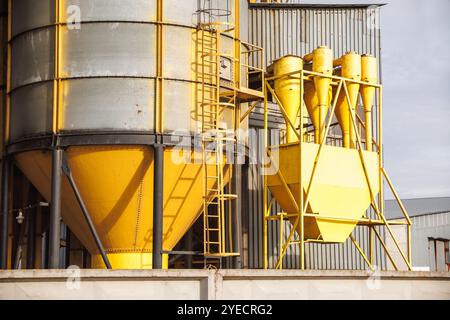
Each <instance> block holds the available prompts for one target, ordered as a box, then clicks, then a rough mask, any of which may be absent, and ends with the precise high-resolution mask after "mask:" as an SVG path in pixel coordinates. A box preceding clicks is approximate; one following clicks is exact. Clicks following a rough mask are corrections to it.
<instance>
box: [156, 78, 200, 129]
mask: <svg viewBox="0 0 450 320" xmlns="http://www.w3.org/2000/svg"><path fill="white" fill-rule="evenodd" d="M194 90H195V84H193V83H189V82H181V81H164V111H163V112H164V131H175V130H182V131H185V132H190V131H191V130H192V129H193V125H194V122H195V121H196V116H195V115H196V112H195V99H194V97H193V96H194V92H195V91H194Z"/></svg>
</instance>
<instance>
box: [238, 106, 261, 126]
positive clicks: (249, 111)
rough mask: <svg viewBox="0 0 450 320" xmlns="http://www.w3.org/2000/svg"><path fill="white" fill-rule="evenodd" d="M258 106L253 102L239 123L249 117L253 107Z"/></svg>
mask: <svg viewBox="0 0 450 320" xmlns="http://www.w3.org/2000/svg"><path fill="white" fill-rule="evenodd" d="M257 105H258V101H255V102H253V103H252V104H251V106H250V108H248V110H247V111H246V112H245V113H244V115H243V116H242V117H241V119H240V120H241V122H242V121H244V120H245V118H247V117H248V116H249V114H250V113H252V111H253V110H254V109H255V107H256V106H257Z"/></svg>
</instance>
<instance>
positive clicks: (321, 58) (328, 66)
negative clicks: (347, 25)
mask: <svg viewBox="0 0 450 320" xmlns="http://www.w3.org/2000/svg"><path fill="white" fill-rule="evenodd" d="M303 60H304V61H305V62H310V61H312V70H313V71H314V72H317V73H322V74H324V75H328V76H331V75H332V74H333V51H332V50H331V49H330V48H328V47H327V46H320V47H318V48H317V49H315V50H314V52H313V53H312V54H308V55H306V56H305V57H304V58H303ZM312 90H314V91H315V92H314V94H315V96H314V94H313V92H312ZM305 97H306V98H305V99H307V100H308V102H305V103H306V105H307V106H308V103H309V113H310V116H311V119H312V121H313V124H314V128H315V130H314V132H315V142H316V143H320V142H321V141H322V139H323V138H324V135H325V120H326V116H327V114H328V108H329V106H330V103H331V100H332V90H331V79H330V78H326V77H319V76H317V77H314V87H312V85H311V84H308V85H305Z"/></svg>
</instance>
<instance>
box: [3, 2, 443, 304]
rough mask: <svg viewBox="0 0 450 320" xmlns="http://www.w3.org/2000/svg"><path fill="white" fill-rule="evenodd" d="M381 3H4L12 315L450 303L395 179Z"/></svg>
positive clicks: (6, 246)
mask: <svg viewBox="0 0 450 320" xmlns="http://www.w3.org/2000/svg"><path fill="white" fill-rule="evenodd" d="M382 6H383V5H381V4H380V5H364V4H358V5H355V4H352V5H308V4H305V3H304V2H302V1H288V2H286V1H284V2H281V1H244V0H241V1H239V0H200V1H198V0H184V1H177V0H129V1H123V0H122V1H119V0H95V1H93V0H40V1H35V0H2V1H1V25H2V31H3V33H2V38H1V53H2V55H0V59H2V65H3V66H4V68H3V69H2V74H1V79H2V91H1V92H2V99H1V101H2V110H4V112H3V114H2V116H3V117H2V128H3V130H2V134H3V136H2V139H1V140H2V143H3V144H2V150H3V157H2V180H1V181H2V183H1V195H2V197H1V200H2V202H1V203H2V204H1V206H2V207H1V212H2V219H1V223H0V225H1V232H0V233H1V247H0V253H1V255H0V258H1V259H0V261H1V269H3V270H2V271H0V299H12V298H21V299H23V298H69V299H71V298H80V297H83V298H159V299H165V298H172V299H230V298H243V299H244V298H248V299H251V298H267V297H268V296H267V295H270V297H272V298H291V299H292V298H294V299H301V298H306V299H307V298H312V299H313V298H323V297H329V298H342V294H344V295H345V296H347V297H348V298H356V299H358V298H359V299H365V298H367V299H377V298H381V297H383V298H387V297H397V298H430V292H432V293H433V294H432V296H431V297H435V298H440V299H448V298H450V274H449V273H447V272H441V271H446V270H443V269H442V263H441V259H442V258H441V256H440V255H438V254H437V253H436V255H435V257H436V259H435V260H434V261H435V264H434V265H429V267H430V269H429V271H427V272H417V271H414V270H415V267H417V266H420V267H425V266H427V264H426V263H425V262H424V260H423V259H422V258H419V253H417V258H415V254H416V249H417V250H418V249H419V246H417V247H416V246H415V245H414V243H415V242H417V243H419V241H421V240H419V237H421V236H420V235H419V233H420V232H419V231H418V228H419V225H421V223H424V222H423V221H422V220H423V219H422V218H421V217H419V216H416V214H415V211H414V214H413V215H412V216H411V213H410V212H409V211H408V210H409V201H405V202H402V200H401V199H400V198H399V196H398V194H397V193H396V191H395V185H394V184H393V182H392V181H391V180H390V178H389V174H388V171H389V168H385V167H384V162H383V159H384V158H383V114H382V111H383V86H382V84H381V83H382V82H381V75H382V72H381V70H382V61H381V39H380V38H381V37H380V23H379V19H380V12H381V7H382ZM384 107H389V106H384ZM387 190H389V192H390V193H392V194H393V195H394V197H395V199H394V200H392V201H385V198H384V194H385V191H387ZM394 207H397V208H399V209H398V210H397V209H394ZM445 214H446V216H445V219H447V220H448V218H447V217H448V212H447V213H445ZM421 219H422V220H421ZM436 219H438V218H437V216H436ZM439 219H440V217H439ZM447 220H446V221H447ZM429 227H432V226H431V225H430V226H429ZM437 229H438V228H436V230H437ZM439 230H441V229H439ZM424 232H425V231H424ZM424 234H425V233H424ZM426 236H427V237H430V238H428V239H433V241H434V245H435V248H436V250H441V246H444V250H447V256H446V257H444V260H445V259H448V236H449V231H448V221H447V229H445V230H444V231H443V233H441V232H440V231H439V232H436V233H431V231H430V232H428V231H426ZM445 239H447V240H445ZM429 241H431V240H429ZM445 241H446V242H445ZM411 244H413V245H411ZM445 248H446V249H445ZM435 252H437V251H435ZM415 259H416V260H415ZM49 269H51V270H49ZM80 269H83V270H80ZM258 269H259V270H258ZM286 269H288V270H286ZM67 279H75V280H76V279H78V280H80V279H81V284H80V283H78V284H77V282H76V281H75V286H76V288H75V290H74V288H73V286H72V284H70V285H68V282H67ZM374 279H375V280H374ZM281 280H282V281H281ZM372 280H374V281H375V282H376V281H381V284H382V285H381V286H380V285H379V284H375V288H374V287H373V285H372ZM280 283H281V285H280ZM330 283H331V285H330ZM342 283H346V284H347V285H346V286H342ZM349 284H350V285H349ZM130 285H132V286H133V288H134V289H133V292H130V291H129V290H127V288H129V286H130ZM277 286H280V287H279V289H276V288H277ZM336 288H339V289H336ZM399 288H401V289H399ZM274 290H275V291H274Z"/></svg>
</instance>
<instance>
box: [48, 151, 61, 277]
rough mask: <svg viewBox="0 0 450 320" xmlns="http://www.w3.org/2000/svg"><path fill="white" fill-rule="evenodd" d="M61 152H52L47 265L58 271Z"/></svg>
mask: <svg viewBox="0 0 450 320" xmlns="http://www.w3.org/2000/svg"><path fill="white" fill-rule="evenodd" d="M62 158H63V150H62V149H59V148H55V149H54V150H53V161H52V196H51V203H50V234H49V236H50V244H49V265H48V267H49V268H50V269H58V268H59V267H60V265H59V248H60V238H61V171H62V170H61V169H62Z"/></svg>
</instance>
